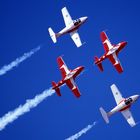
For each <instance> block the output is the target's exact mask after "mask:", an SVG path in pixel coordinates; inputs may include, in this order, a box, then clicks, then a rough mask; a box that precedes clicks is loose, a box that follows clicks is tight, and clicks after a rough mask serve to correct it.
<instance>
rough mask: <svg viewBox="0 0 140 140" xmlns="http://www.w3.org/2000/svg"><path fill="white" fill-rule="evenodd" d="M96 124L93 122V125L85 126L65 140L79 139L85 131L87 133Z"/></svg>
mask: <svg viewBox="0 0 140 140" xmlns="http://www.w3.org/2000/svg"><path fill="white" fill-rule="evenodd" d="M96 124H97V122H93V124H91V125H88V126H86V127H85V128H83V129H82V130H81V131H79V132H78V133H76V134H75V135H72V136H70V137H69V138H67V139H65V140H77V139H78V138H79V137H81V136H82V135H83V134H86V133H87V131H89V130H90V129H91V128H92V127H93V126H95V125H96Z"/></svg>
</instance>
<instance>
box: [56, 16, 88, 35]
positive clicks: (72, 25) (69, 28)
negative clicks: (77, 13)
mask: <svg viewBox="0 0 140 140" xmlns="http://www.w3.org/2000/svg"><path fill="white" fill-rule="evenodd" d="M86 20H87V17H81V18H79V19H77V20H73V22H71V23H70V24H69V26H66V27H65V28H63V29H62V30H61V31H60V32H59V33H58V34H59V36H60V35H63V34H66V33H71V32H73V31H75V30H77V29H78V28H79V27H80V26H81V25H82V24H83V23H84V22H85V21H86Z"/></svg>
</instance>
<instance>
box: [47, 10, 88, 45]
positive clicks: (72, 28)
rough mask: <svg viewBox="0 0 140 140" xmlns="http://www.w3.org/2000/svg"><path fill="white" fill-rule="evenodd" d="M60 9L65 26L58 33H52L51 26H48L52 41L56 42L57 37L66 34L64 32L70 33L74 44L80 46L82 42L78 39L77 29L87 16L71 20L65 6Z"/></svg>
mask: <svg viewBox="0 0 140 140" xmlns="http://www.w3.org/2000/svg"><path fill="white" fill-rule="evenodd" d="M61 11H62V15H63V18H64V22H65V26H66V27H65V28H64V29H62V30H61V31H60V32H58V33H54V31H53V30H52V28H51V27H50V28H48V31H49V34H50V37H51V38H52V41H53V42H54V43H56V42H57V38H58V37H60V36H61V35H64V34H66V33H70V36H71V38H72V40H73V41H74V43H75V44H76V46H77V47H80V46H81V45H82V42H81V39H80V36H79V34H78V32H77V30H78V28H79V27H80V26H81V25H82V24H83V23H85V21H86V20H87V18H88V17H81V18H78V19H76V20H73V19H72V18H71V16H70V14H69V12H68V10H67V8H66V7H64V8H62V10H61Z"/></svg>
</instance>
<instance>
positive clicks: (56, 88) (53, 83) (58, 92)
mask: <svg viewBox="0 0 140 140" xmlns="http://www.w3.org/2000/svg"><path fill="white" fill-rule="evenodd" d="M52 86H53V87H52V89H54V90H55V92H56V94H57V95H58V96H61V93H60V88H59V87H58V86H57V84H56V83H55V82H54V81H53V82H52Z"/></svg>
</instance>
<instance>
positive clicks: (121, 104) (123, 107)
mask: <svg viewBox="0 0 140 140" xmlns="http://www.w3.org/2000/svg"><path fill="white" fill-rule="evenodd" d="M111 90H112V93H113V96H114V98H115V101H116V103H117V106H116V107H114V108H113V109H112V110H111V111H110V112H108V113H106V112H105V110H104V109H103V108H102V107H100V112H101V114H102V117H103V118H104V120H105V122H106V123H109V118H108V117H110V116H111V115H113V114H114V113H116V112H121V113H122V115H123V116H124V118H125V119H126V120H127V122H128V123H129V125H130V126H131V127H133V126H135V125H136V123H135V121H134V119H133V116H132V114H131V112H130V110H129V109H130V107H131V105H132V104H133V103H134V102H135V101H136V100H137V99H138V97H139V95H133V96H130V97H128V98H123V97H122V95H121V93H120V91H119V90H118V88H117V87H116V85H115V84H113V85H112V86H111Z"/></svg>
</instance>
